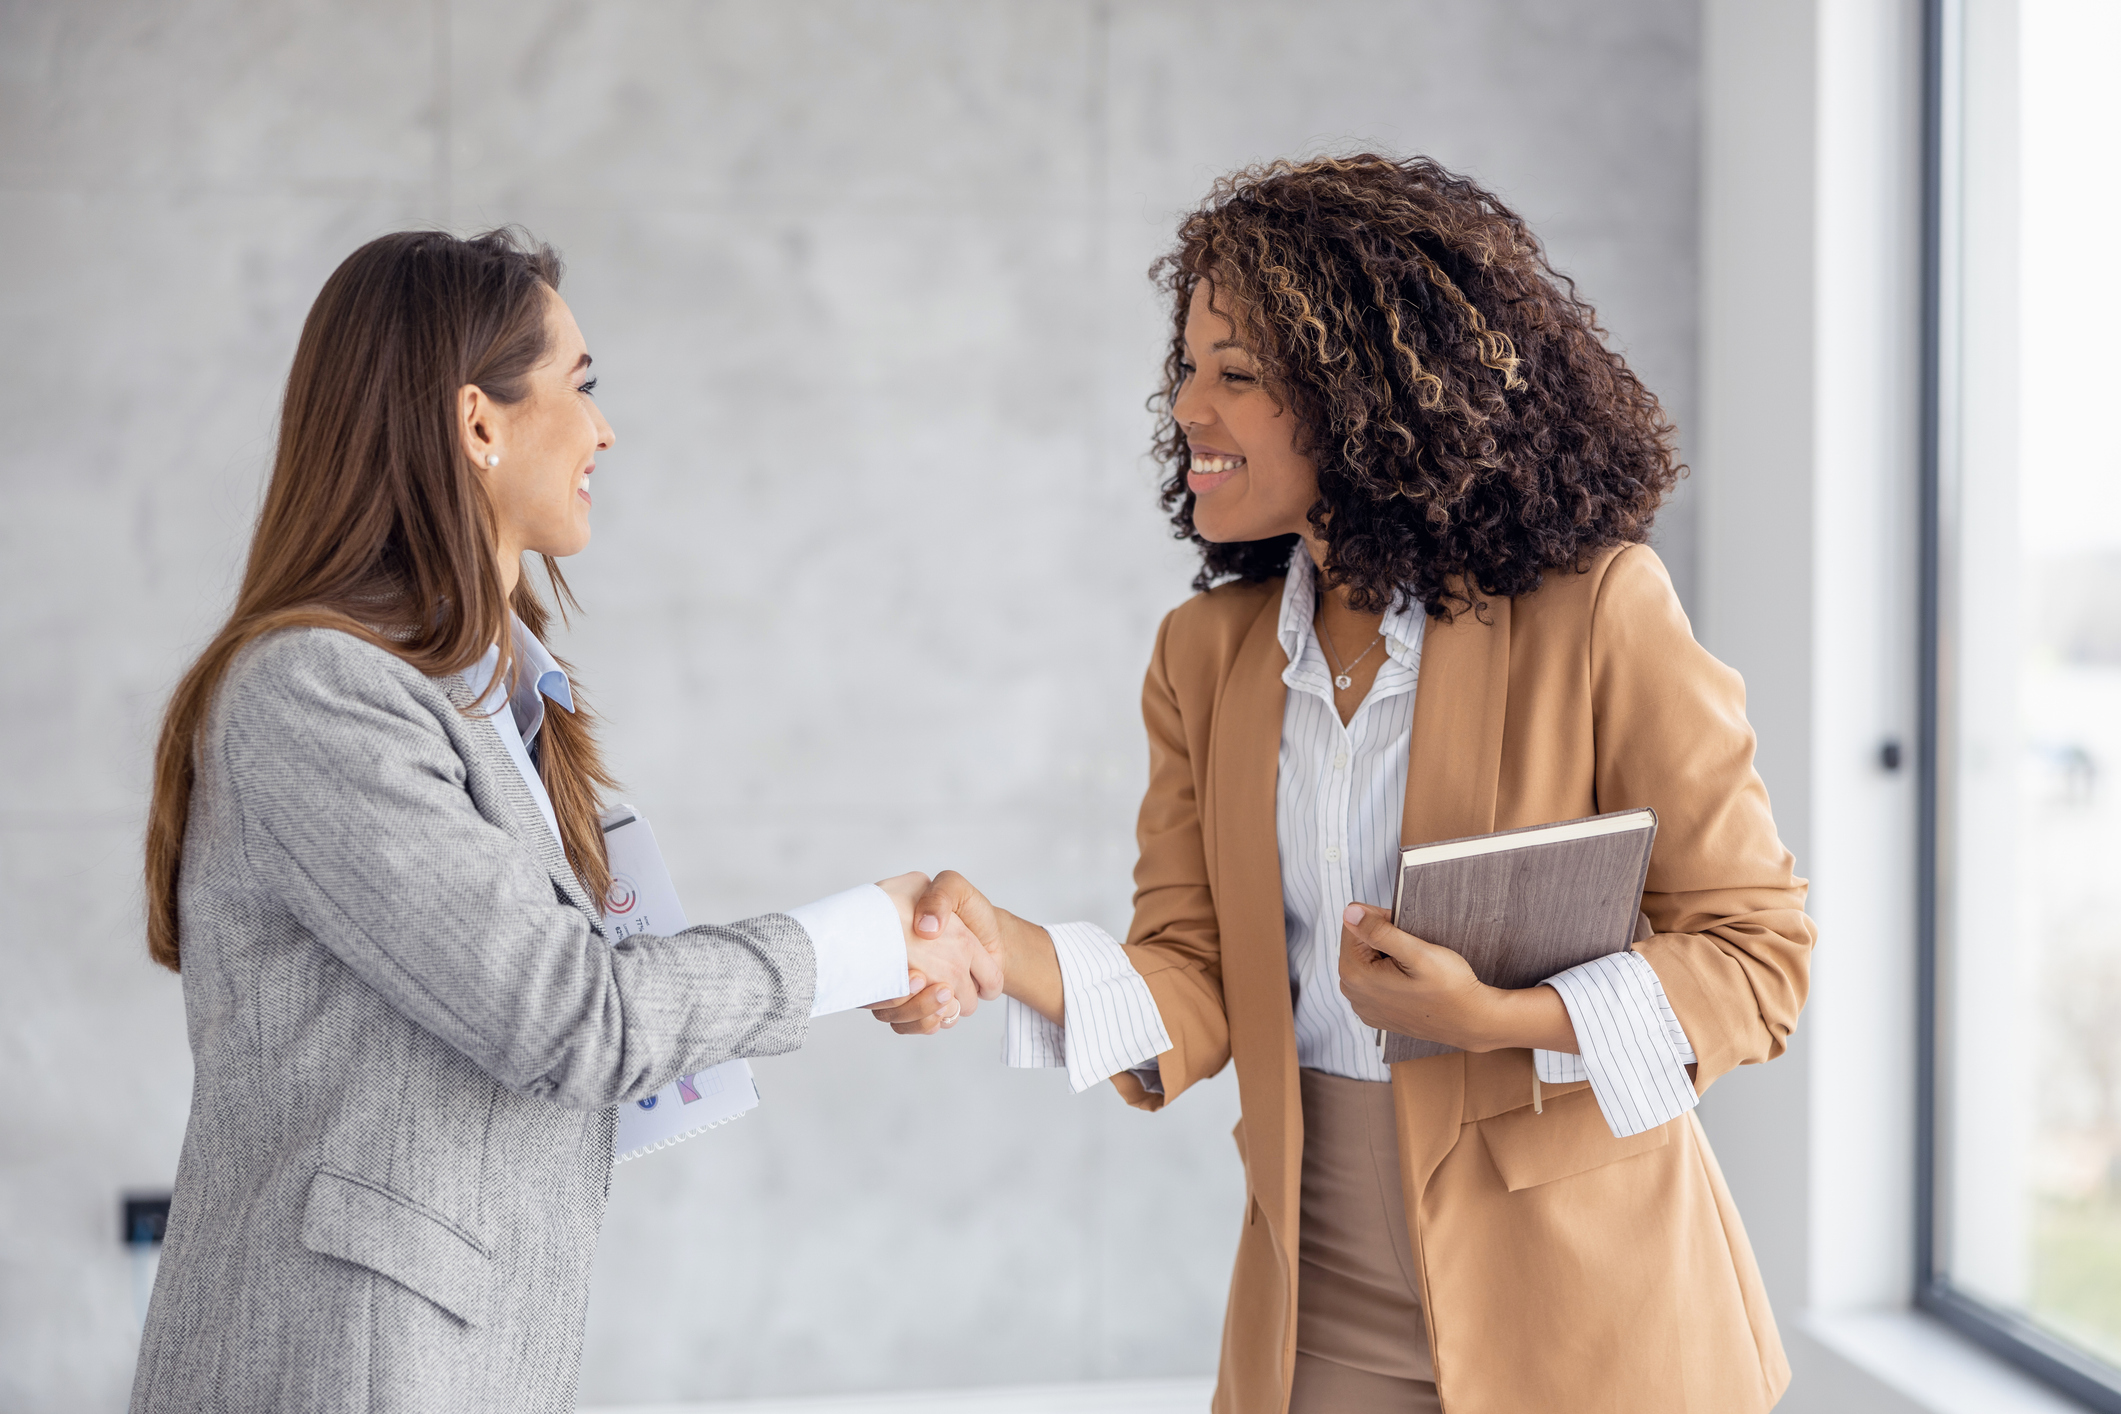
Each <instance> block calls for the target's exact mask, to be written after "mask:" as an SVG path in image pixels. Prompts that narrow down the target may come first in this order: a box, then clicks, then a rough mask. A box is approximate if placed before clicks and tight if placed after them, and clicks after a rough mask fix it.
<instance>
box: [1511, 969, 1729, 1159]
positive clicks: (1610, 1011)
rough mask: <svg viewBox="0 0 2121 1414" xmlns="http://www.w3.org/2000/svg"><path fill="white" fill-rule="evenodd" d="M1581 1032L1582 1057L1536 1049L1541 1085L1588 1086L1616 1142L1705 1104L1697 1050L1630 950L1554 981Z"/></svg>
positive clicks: (1660, 987) (1653, 976) (1652, 972)
mask: <svg viewBox="0 0 2121 1414" xmlns="http://www.w3.org/2000/svg"><path fill="white" fill-rule="evenodd" d="M1546 985H1547V986H1549V987H1552V988H1553V989H1554V990H1555V991H1556V992H1559V993H1560V994H1561V1001H1562V1004H1563V1005H1564V1006H1566V1007H1567V1008H1568V1010H1569V1021H1570V1023H1571V1024H1572V1025H1574V1026H1575V1028H1576V1044H1577V1046H1578V1048H1579V1049H1580V1051H1581V1054H1580V1055H1573V1056H1572V1055H1569V1054H1568V1053H1566V1052H1563V1051H1534V1052H1533V1053H1532V1064H1533V1068H1534V1071H1535V1073H1536V1074H1537V1075H1538V1076H1539V1079H1540V1081H1541V1082H1542V1083H1544V1084H1548V1085H1561V1084H1566V1083H1568V1082H1569V1081H1572V1080H1588V1081H1590V1082H1591V1093H1592V1094H1593V1095H1594V1096H1596V1097H1597V1100H1598V1109H1599V1112H1600V1113H1601V1114H1603V1115H1604V1116H1605V1122H1606V1127H1607V1128H1608V1129H1610V1130H1612V1131H1613V1135H1614V1137H1615V1138H1620V1139H1625V1138H1626V1137H1627V1136H1629V1135H1630V1134H1640V1133H1642V1132H1643V1131H1644V1130H1647V1129H1655V1128H1656V1127H1657V1126H1658V1125H1660V1124H1665V1123H1668V1122H1669V1121H1671V1120H1674V1119H1677V1118H1678V1117H1679V1116H1681V1115H1683V1114H1685V1113H1686V1112H1687V1111H1688V1110H1690V1109H1692V1108H1694V1106H1695V1105H1697V1104H1699V1103H1700V1102H1701V1097H1700V1096H1699V1095H1697V1094H1696V1093H1695V1092H1694V1082H1693V1081H1692V1080H1691V1079H1690V1078H1689V1077H1688V1076H1687V1073H1686V1068H1687V1066H1688V1065H1690V1064H1692V1063H1693V1061H1694V1059H1695V1056H1694V1047H1693V1045H1692V1043H1690V1042H1689V1041H1688V1040H1687V1037H1686V1029H1685V1028H1684V1027H1682V1026H1681V1025H1680V1024H1679V1018H1678V1017H1677V1016H1675V1015H1674V1014H1673V1012H1672V1003H1671V999H1670V998H1668V997H1666V996H1665V994H1664V983H1662V982H1660V981H1659V980H1657V969H1656V968H1654V967H1652V966H1650V960H1649V959H1648V958H1646V957H1644V956H1643V955H1642V954H1641V953H1638V952H1635V951H1633V950H1632V949H1631V950H1627V951H1623V952H1617V953H1611V954H1608V955H1607V956H1605V957H1600V958H1593V959H1592V960H1591V961H1589V962H1586V963H1584V964H1583V965H1582V966H1580V967H1572V968H1570V969H1569V970H1568V971H1566V972H1561V973H1557V974H1555V975H1554V976H1552V977H1549V978H1548V979H1547V981H1546Z"/></svg>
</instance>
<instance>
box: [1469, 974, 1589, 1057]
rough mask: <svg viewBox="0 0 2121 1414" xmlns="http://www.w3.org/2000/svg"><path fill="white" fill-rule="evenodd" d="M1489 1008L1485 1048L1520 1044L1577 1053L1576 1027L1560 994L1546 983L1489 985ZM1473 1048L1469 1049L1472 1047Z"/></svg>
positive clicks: (1484, 1026) (1532, 1047) (1492, 1048)
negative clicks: (1515, 987) (1516, 987)
mask: <svg viewBox="0 0 2121 1414" xmlns="http://www.w3.org/2000/svg"><path fill="white" fill-rule="evenodd" d="M1488 992H1489V994H1490V995H1489V1004H1490V1011H1489V1015H1488V1018H1487V1020H1486V1022H1485V1024H1484V1025H1483V1027H1482V1031H1483V1037H1484V1039H1485V1040H1486V1042H1487V1044H1485V1045H1483V1046H1480V1047H1479V1048H1478V1049H1480V1050H1484V1051H1501V1050H1508V1049H1511V1048H1512V1047H1518V1046H1521V1047H1523V1048H1524V1049H1526V1050H1528V1051H1561V1052H1563V1053H1565V1054H1570V1055H1573V1054H1576V1053H1577V1051H1578V1044H1577V1041H1576V1027H1575V1024H1574V1023H1573V1022H1571V1021H1570V1020H1569V1009H1568V1007H1567V1006H1566V1005H1564V1004H1563V1003H1562V1000H1561V994H1560V993H1559V992H1557V991H1555V990H1554V989H1553V988H1552V987H1549V986H1545V985H1544V984H1542V985H1540V986H1537V987H1525V988H1522V989H1520V990H1515V991H1512V990H1508V989H1506V988H1502V987H1490V988H1488ZM1469 1049H1470V1048H1469Z"/></svg>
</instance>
